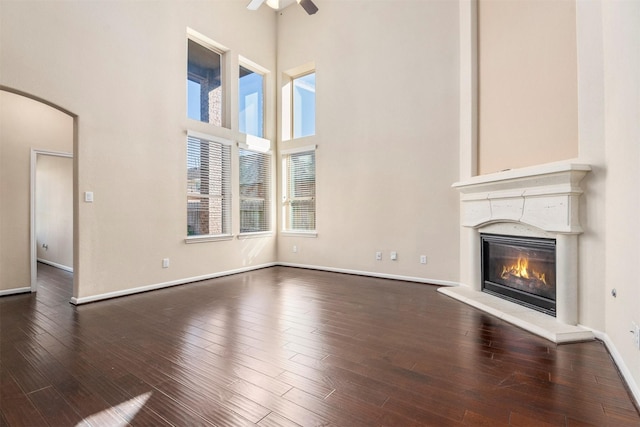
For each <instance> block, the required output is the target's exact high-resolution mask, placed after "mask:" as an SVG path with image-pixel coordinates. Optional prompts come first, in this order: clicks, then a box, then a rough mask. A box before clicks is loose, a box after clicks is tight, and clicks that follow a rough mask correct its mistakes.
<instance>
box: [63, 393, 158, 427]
mask: <svg viewBox="0 0 640 427" xmlns="http://www.w3.org/2000/svg"><path fill="white" fill-rule="evenodd" d="M151 394H152V392H151V391H149V392H147V393H144V394H141V395H140V396H136V397H134V398H132V399H129V400H127V401H126V402H122V403H121V404H119V405H116V406H113V407H111V408H108V409H105V410H104V411H100V412H98V413H95V414H93V415H90V416H88V417H87V418H85V419H84V420H82V421H81V422H79V423H78V424H76V427H77V426H81V425H95V424H100V422H99V421H100V419H101V418H102V416H103V414H104V413H105V412H107V411H113V410H115V411H116V412H117V413H118V415H120V416H121V417H122V418H124V419H123V420H122V424H121V425H123V426H125V425H128V424H129V423H130V422H131V421H132V420H133V419H134V418H135V416H136V415H137V414H138V412H140V410H141V409H142V408H143V407H144V405H145V404H146V403H147V400H149V398H150V397H151Z"/></svg>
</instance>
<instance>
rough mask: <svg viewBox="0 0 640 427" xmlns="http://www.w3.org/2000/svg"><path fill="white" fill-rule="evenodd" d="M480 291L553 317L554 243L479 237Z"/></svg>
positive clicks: (536, 239) (500, 237) (551, 240)
mask: <svg viewBox="0 0 640 427" xmlns="http://www.w3.org/2000/svg"><path fill="white" fill-rule="evenodd" d="M480 239H481V248H480V256H481V264H480V265H481V269H482V279H481V280H482V282H481V285H482V291H483V292H486V293H489V294H492V295H495V296H498V297H500V298H504V299H507V300H509V301H512V302H515V303H517V304H521V305H524V306H526V307H529V308H532V309H534V310H538V311H541V312H543V313H546V314H548V315H550V316H554V317H555V315H556V241H555V239H542V238H534V237H520V236H503V235H495V234H480Z"/></svg>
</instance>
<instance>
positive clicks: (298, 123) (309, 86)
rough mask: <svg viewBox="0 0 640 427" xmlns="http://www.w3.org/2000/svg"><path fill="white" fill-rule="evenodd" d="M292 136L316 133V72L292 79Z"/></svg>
mask: <svg viewBox="0 0 640 427" xmlns="http://www.w3.org/2000/svg"><path fill="white" fill-rule="evenodd" d="M292 103H293V110H292V112H293V137H294V138H302V137H304V136H310V135H315V133H316V73H309V74H305V75H303V76H300V77H296V78H294V79H293V100H292Z"/></svg>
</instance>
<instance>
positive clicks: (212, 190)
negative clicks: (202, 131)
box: [187, 133, 231, 236]
mask: <svg viewBox="0 0 640 427" xmlns="http://www.w3.org/2000/svg"><path fill="white" fill-rule="evenodd" d="M230 230H231V146H230V145H229V141H225V140H218V138H214V137H208V136H203V135H196V134H195V133H189V135H188V137H187V235H188V236H219V235H225V234H230V233H231V231H230Z"/></svg>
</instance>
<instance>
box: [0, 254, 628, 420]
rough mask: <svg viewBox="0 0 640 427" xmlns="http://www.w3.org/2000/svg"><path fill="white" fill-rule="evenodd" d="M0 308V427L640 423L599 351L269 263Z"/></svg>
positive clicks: (56, 285)
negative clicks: (173, 282) (199, 278)
mask: <svg viewBox="0 0 640 427" xmlns="http://www.w3.org/2000/svg"><path fill="white" fill-rule="evenodd" d="M39 283H40V285H39V286H40V287H39V291H38V293H37V295H16V296H9V297H4V298H0V328H1V329H0V381H1V393H0V406H1V411H0V425H3V426H4V425H6V426H46V425H51V426H75V425H82V426H89V425H91V426H115V425H126V424H131V425H152V426H161V425H176V426H209V425H217V426H247V425H259V426H295V425H301V426H315V425H333V426H419V425H433V426H447V425H467V426H471V425H481V426H503V425H504V426H506V425H512V426H581V425H596V426H640V415H639V413H638V411H637V409H636V408H635V406H634V404H633V401H632V399H631V396H630V394H629V393H628V391H627V390H626V389H625V385H624V383H623V382H622V380H621V377H620V375H619V373H618V371H617V370H616V367H615V365H614V364H613V362H612V360H611V358H610V356H609V354H608V353H607V351H606V349H605V347H604V345H603V344H602V343H601V342H598V341H594V342H586V343H580V344H567V345H560V346H556V345H554V344H552V343H550V342H548V341H546V340H544V339H542V338H538V337H537V336H534V335H531V334H530V333H527V332H525V331H523V330H520V329H518V328H516V327H514V326H511V325H509V324H507V323H504V322H503V321H500V320H498V319H496V318H493V317H491V316H489V315H486V314H484V313H482V312H480V311H477V310H475V309H473V308H471V307H468V306H466V305H464V304H461V303H459V302H457V301H455V300H453V299H450V298H448V297H446V296H443V295H440V294H439V293H437V292H436V287H435V286H430V285H420V284H415V283H408V282H400V281H391V280H384V279H375V278H366V277H359V276H350V275H344V274H336V273H327V272H319V271H310V270H303V269H294V268H285V267H273V268H268V269H263V270H257V271H254V272H250V273H244V274H238V275H234V276H229V277H224V278H219V279H214V280H208V281H203V282H198V283H194V284H190V285H185V286H179V287H175V288H170V289H164V290H160V291H155V292H150V293H145V294H138V295H133V296H129V297H124V298H118V299H112V300H108V301H103V302H97V303H93V304H88V305H83V306H79V307H74V306H73V305H71V304H69V299H70V296H71V276H70V274H68V273H66V272H64V271H61V270H57V269H55V268H52V267H49V266H46V265H40V266H39Z"/></svg>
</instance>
